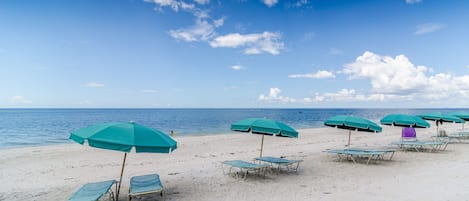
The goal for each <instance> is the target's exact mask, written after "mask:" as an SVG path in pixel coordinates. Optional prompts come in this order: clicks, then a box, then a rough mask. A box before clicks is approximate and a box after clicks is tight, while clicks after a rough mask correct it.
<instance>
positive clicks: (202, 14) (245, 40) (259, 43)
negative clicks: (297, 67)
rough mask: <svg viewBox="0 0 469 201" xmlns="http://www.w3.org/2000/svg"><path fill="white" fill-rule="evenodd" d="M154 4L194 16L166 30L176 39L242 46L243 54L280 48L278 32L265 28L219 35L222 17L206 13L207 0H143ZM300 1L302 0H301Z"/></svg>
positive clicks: (267, 1) (274, 0)
mask: <svg viewBox="0 0 469 201" xmlns="http://www.w3.org/2000/svg"><path fill="white" fill-rule="evenodd" d="M144 1H146V2H151V3H155V4H156V5H158V10H159V11H162V9H163V8H165V7H170V8H171V9H172V10H173V11H175V12H178V11H179V10H183V11H185V12H188V13H191V14H192V15H193V16H194V17H195V20H194V21H195V23H194V25H192V26H189V27H184V28H177V29H172V30H169V31H168V32H169V35H170V36H171V37H173V38H174V39H176V40H179V41H185V42H208V43H209V45H210V46H211V47H213V48H218V47H225V48H237V47H243V48H245V49H244V51H243V52H244V53H245V54H262V53H270V54H273V55H276V54H279V53H280V50H282V49H283V43H282V42H281V41H280V39H281V36H280V34H279V33H273V32H268V31H265V32H263V33H252V34H245V35H241V34H239V33H229V34H225V35H219V34H218V33H217V28H219V27H221V26H223V24H224V23H225V17H221V18H218V19H214V18H212V17H211V16H210V15H209V10H207V9H203V7H202V6H203V5H206V4H209V3H210V1H209V0H194V1H195V2H196V3H186V2H185V1H182V0H144ZM263 2H264V3H265V4H266V5H268V6H273V5H275V4H276V3H277V2H278V0H264V1H263ZM301 2H303V1H301Z"/></svg>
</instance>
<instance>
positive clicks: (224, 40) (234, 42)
mask: <svg viewBox="0 0 469 201" xmlns="http://www.w3.org/2000/svg"><path fill="white" fill-rule="evenodd" d="M280 38H281V35H280V34H279V33H272V32H267V31H265V32H263V33H255V34H245V35H242V34H239V33H232V34H227V35H224V36H218V37H216V38H215V39H213V41H211V42H210V46H212V47H214V48H217V47H228V48H238V47H243V48H245V49H244V53H245V54H261V53H270V54H273V55H277V54H279V53H280V50H282V49H283V46H284V45H283V42H280Z"/></svg>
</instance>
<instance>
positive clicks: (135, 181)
mask: <svg viewBox="0 0 469 201" xmlns="http://www.w3.org/2000/svg"><path fill="white" fill-rule="evenodd" d="M150 194H160V196H161V198H162V200H165V199H166V195H165V191H164V188H163V185H162V184H161V181H160V176H159V175H158V174H149V175H142V176H134V177H132V178H130V188H129V200H131V199H132V198H133V197H140V196H144V195H150Z"/></svg>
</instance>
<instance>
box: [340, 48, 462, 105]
mask: <svg viewBox="0 0 469 201" xmlns="http://www.w3.org/2000/svg"><path fill="white" fill-rule="evenodd" d="M342 72H343V73H344V74H346V75H349V78H350V79H367V80H369V81H370V84H371V91H370V94H381V95H382V96H383V97H385V98H388V97H390V98H394V99H399V98H400V99H410V100H417V99H421V100H439V99H443V98H456V99H461V100H462V99H466V98H469V96H467V94H469V76H468V75H464V76H454V75H451V74H445V73H437V74H434V75H432V74H430V73H431V70H430V68H428V67H426V66H420V65H414V64H413V63H412V62H411V61H410V60H409V59H408V58H407V57H406V56H405V55H398V56H396V57H395V58H392V57H390V56H381V55H378V54H375V53H372V52H368V51H367V52H365V53H364V54H363V55H361V56H359V57H358V58H357V59H356V60H355V62H353V63H349V64H346V65H344V69H343V70H342ZM427 74H428V75H427Z"/></svg>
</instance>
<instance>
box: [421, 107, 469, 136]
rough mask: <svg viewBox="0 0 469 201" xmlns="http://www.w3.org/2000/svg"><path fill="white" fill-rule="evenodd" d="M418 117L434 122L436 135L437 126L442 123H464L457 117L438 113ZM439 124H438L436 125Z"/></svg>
mask: <svg viewBox="0 0 469 201" xmlns="http://www.w3.org/2000/svg"><path fill="white" fill-rule="evenodd" d="M418 116H419V117H422V118H423V119H426V120H432V121H435V123H436V132H437V133H438V126H439V125H438V124H442V123H443V122H453V123H465V122H466V121H464V119H461V118H459V117H456V116H453V115H448V114H442V113H439V112H436V113H428V114H422V115H418ZM438 122H439V123H438Z"/></svg>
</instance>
